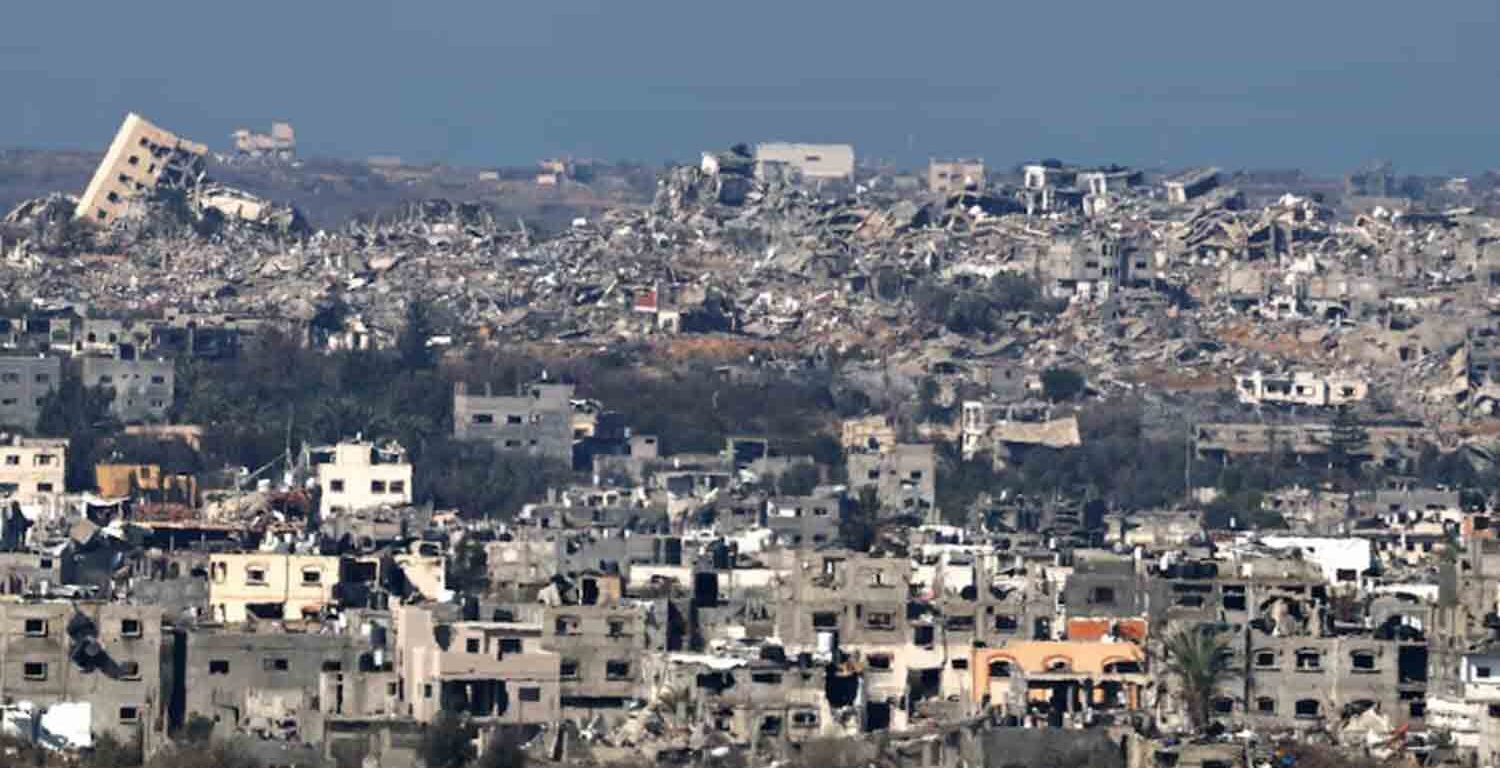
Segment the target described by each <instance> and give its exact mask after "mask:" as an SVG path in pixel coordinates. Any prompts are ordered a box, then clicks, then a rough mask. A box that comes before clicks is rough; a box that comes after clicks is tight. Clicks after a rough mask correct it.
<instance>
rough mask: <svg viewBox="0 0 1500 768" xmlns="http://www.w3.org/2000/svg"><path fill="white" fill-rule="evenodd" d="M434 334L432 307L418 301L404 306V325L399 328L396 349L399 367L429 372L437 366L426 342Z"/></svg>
mask: <svg viewBox="0 0 1500 768" xmlns="http://www.w3.org/2000/svg"><path fill="white" fill-rule="evenodd" d="M435 332H436V326H435V323H434V320H433V316H432V307H431V305H429V304H428V303H427V302H425V301H422V300H420V299H417V300H413V301H411V302H409V303H407V305H406V323H405V325H403V326H402V327H401V336H400V337H399V338H398V339H397V340H396V348H397V351H398V353H399V354H400V357H401V365H402V366H403V367H405V368H407V369H408V370H429V369H431V368H432V367H433V366H435V365H436V364H437V355H436V354H434V353H433V349H432V347H430V346H428V345H427V342H428V341H429V340H430V339H431V338H432V336H433V334H434V333H435Z"/></svg>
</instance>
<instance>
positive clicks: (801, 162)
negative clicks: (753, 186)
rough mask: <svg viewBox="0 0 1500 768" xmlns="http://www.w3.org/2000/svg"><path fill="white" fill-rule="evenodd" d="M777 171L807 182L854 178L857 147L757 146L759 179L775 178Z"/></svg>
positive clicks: (770, 144)
mask: <svg viewBox="0 0 1500 768" xmlns="http://www.w3.org/2000/svg"><path fill="white" fill-rule="evenodd" d="M776 169H787V170H792V171H795V172H796V173H797V174H799V175H801V176H802V177H803V178H805V179H848V178H851V177H853V176H854V147H852V146H850V145H848V144H788V143H781V142H773V143H769V144H757V145H756V147H755V176H756V178H759V179H765V178H767V177H768V176H775V175H777V170H776Z"/></svg>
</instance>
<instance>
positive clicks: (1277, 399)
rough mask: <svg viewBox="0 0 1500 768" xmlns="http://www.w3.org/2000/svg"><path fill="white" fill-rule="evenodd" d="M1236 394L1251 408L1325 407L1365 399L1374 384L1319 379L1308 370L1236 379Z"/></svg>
mask: <svg viewBox="0 0 1500 768" xmlns="http://www.w3.org/2000/svg"><path fill="white" fill-rule="evenodd" d="M1234 391H1235V396H1236V397H1238V398H1239V401H1240V402H1242V403H1246V404H1248V405H1260V404H1261V403H1272V404H1278V405H1306V406H1310V407H1314V408H1324V407H1328V406H1339V405H1347V404H1349V403H1357V402H1359V401H1361V400H1364V399H1365V398H1366V397H1368V396H1369V394H1370V385H1369V384H1366V383H1365V382H1364V381H1362V380H1360V379H1356V378H1353V377H1350V376H1339V375H1330V376H1318V375H1316V374H1312V373H1307V372H1305V371H1299V372H1296V373H1289V374H1283V375H1280V376H1277V375H1268V374H1264V373H1261V372H1260V371H1255V372H1254V373H1251V374H1250V375H1248V376H1239V377H1236V379H1235V387H1234Z"/></svg>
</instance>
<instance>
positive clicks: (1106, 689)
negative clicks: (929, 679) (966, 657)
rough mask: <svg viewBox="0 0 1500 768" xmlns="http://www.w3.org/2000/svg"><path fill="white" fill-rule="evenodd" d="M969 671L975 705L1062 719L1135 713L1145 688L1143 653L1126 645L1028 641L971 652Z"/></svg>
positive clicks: (1122, 643)
mask: <svg viewBox="0 0 1500 768" xmlns="http://www.w3.org/2000/svg"><path fill="white" fill-rule="evenodd" d="M969 670H970V673H971V674H972V675H973V676H974V687H973V690H972V696H973V700H974V702H975V703H976V704H978V703H981V702H984V701H986V700H988V701H989V702H990V703H991V705H992V706H1003V705H1004V704H1005V703H1006V702H1016V701H1018V700H1020V701H1024V702H1026V704H1027V707H1028V710H1037V709H1039V708H1040V709H1043V710H1046V709H1051V710H1053V711H1056V712H1068V713H1073V712H1079V711H1082V710H1083V709H1086V708H1087V709H1094V710H1107V709H1123V710H1134V709H1138V708H1139V707H1140V706H1141V691H1142V689H1143V688H1144V687H1145V686H1146V685H1147V684H1148V683H1149V682H1150V677H1149V675H1147V674H1146V652H1145V651H1144V650H1142V649H1141V647H1140V646H1138V645H1136V644H1135V643H1126V642H1076V641H1074V642H1068V641H1062V642H1054V641H1031V642H1019V643H1009V644H1007V645H1003V646H1000V647H998V648H975V649H974V650H973V652H972V658H971V660H970V664H969ZM1016 714H1019V713H1016Z"/></svg>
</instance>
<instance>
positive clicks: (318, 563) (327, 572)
mask: <svg viewBox="0 0 1500 768" xmlns="http://www.w3.org/2000/svg"><path fill="white" fill-rule="evenodd" d="M208 572H209V580H208V602H209V607H210V610H211V611H212V618H213V619H214V620H216V621H221V622H223V623H225V624H238V623H241V622H243V621H246V620H247V619H248V618H251V617H254V618H258V619H272V620H296V619H302V618H312V617H316V616H317V615H318V614H320V613H321V612H322V611H323V609H324V608H325V607H327V606H329V605H330V604H332V603H333V590H334V587H336V586H337V585H338V582H339V559H338V558H337V557H325V556H322V555H289V554H283V553H278V552H243V553H233V554H214V555H210V556H209V571H208Z"/></svg>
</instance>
